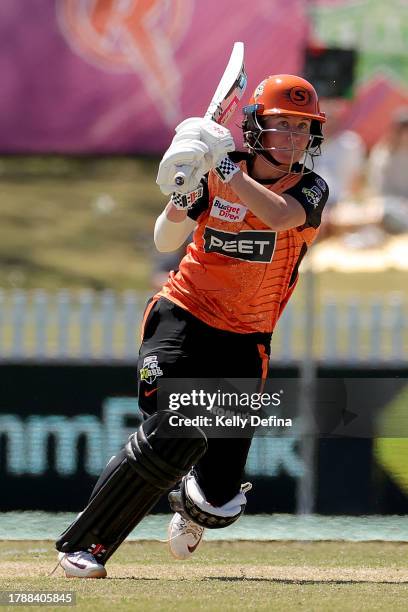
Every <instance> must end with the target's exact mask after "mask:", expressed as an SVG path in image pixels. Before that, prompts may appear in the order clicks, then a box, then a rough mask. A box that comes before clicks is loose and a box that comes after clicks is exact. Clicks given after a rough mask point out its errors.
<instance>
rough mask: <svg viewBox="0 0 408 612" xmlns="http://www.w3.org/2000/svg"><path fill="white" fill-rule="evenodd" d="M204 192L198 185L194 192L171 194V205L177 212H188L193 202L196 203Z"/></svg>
mask: <svg viewBox="0 0 408 612" xmlns="http://www.w3.org/2000/svg"><path fill="white" fill-rule="evenodd" d="M203 193H204V190H203V186H202V185H199V186H198V187H197V189H194V191H189V192H188V193H176V192H174V193H172V195H171V203H172V204H173V206H174V208H177V210H189V209H190V208H191V207H192V206H193V204H194V202H197V200H198V199H199V198H201V196H202V195H203Z"/></svg>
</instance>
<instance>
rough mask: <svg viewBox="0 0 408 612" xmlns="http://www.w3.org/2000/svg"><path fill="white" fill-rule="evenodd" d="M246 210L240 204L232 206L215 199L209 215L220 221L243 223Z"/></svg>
mask: <svg viewBox="0 0 408 612" xmlns="http://www.w3.org/2000/svg"><path fill="white" fill-rule="evenodd" d="M247 210H248V209H247V207H246V206H243V205H242V204H234V203H232V202H227V200H223V199H222V198H219V197H216V198H214V201H213V205H212V207H211V211H210V215H211V217H215V218H216V219H221V221H228V222H230V223H232V222H234V221H243V219H244V217H245V215H246V212H247Z"/></svg>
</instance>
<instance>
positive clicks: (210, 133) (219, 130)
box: [173, 117, 235, 167]
mask: <svg viewBox="0 0 408 612" xmlns="http://www.w3.org/2000/svg"><path fill="white" fill-rule="evenodd" d="M188 138H194V139H197V138H198V139H199V140H201V141H202V142H204V143H205V144H206V145H207V147H208V148H209V153H210V155H211V157H212V162H213V163H212V165H213V167H214V166H217V165H218V163H219V162H220V161H221V160H222V159H223V158H224V157H225V156H226V155H227V153H230V152H231V151H235V142H234V139H233V137H232V135H231V132H230V131H229V129H228V128H226V127H224V126H222V125H219V124H218V123H216V122H215V121H212V120H211V119H204V118H202V117H189V118H188V119H185V120H184V121H182V122H181V123H180V124H179V125H178V126H177V127H176V135H175V137H174V138H173V142H180V141H181V140H184V139H188Z"/></svg>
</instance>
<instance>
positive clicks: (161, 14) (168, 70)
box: [56, 0, 194, 125]
mask: <svg viewBox="0 0 408 612" xmlns="http://www.w3.org/2000/svg"><path fill="white" fill-rule="evenodd" d="M193 9H194V0H189V1H187V0H171V1H168V0H56V10H57V21H58V24H59V27H60V31H61V33H62V35H63V36H64V38H65V40H66V42H67V43H68V45H69V46H70V47H71V49H72V50H73V51H74V52H75V53H77V54H78V55H79V56H80V57H81V58H82V59H84V60H85V61H87V62H88V63H91V64H94V65H96V66H98V67H99V68H100V69H101V70H105V71H109V72H122V73H123V72H125V73H126V72H128V73H134V74H135V75H137V76H138V77H139V79H141V81H142V83H143V86H144V88H145V90H146V92H147V93H148V95H149V97H150V99H151V101H152V103H153V104H154V105H155V106H156V111H157V112H158V113H159V114H160V115H161V116H162V118H163V120H164V121H165V122H166V123H168V124H169V125H174V123H175V122H176V121H177V119H179V117H180V98H181V75H180V71H179V68H178V66H177V63H176V61H175V57H174V55H175V51H176V49H177V47H178V46H179V44H180V42H181V41H182V40H183V38H184V36H185V34H186V32H187V30H188V28H189V26H190V23H191V16H192V12H193ZM136 87H137V88H140V85H139V84H137V85H136V83H135V93H137V90H136Z"/></svg>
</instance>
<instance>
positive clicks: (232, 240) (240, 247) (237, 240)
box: [204, 226, 276, 263]
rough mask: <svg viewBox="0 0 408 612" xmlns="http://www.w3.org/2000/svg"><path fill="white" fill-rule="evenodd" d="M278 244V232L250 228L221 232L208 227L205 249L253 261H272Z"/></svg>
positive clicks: (207, 251) (205, 235)
mask: <svg viewBox="0 0 408 612" xmlns="http://www.w3.org/2000/svg"><path fill="white" fill-rule="evenodd" d="M275 245H276V232H273V231H272V230H271V231H268V230H250V231H242V232H238V233H233V232H221V231H220V230H215V229H213V228H212V227H208V226H207V227H206V228H205V232H204V250H205V252H206V253H218V254H220V255H225V256H227V257H234V258H235V259H242V260H244V261H249V262H253V263H270V262H271V261H272V257H273V253H274V251H275Z"/></svg>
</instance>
